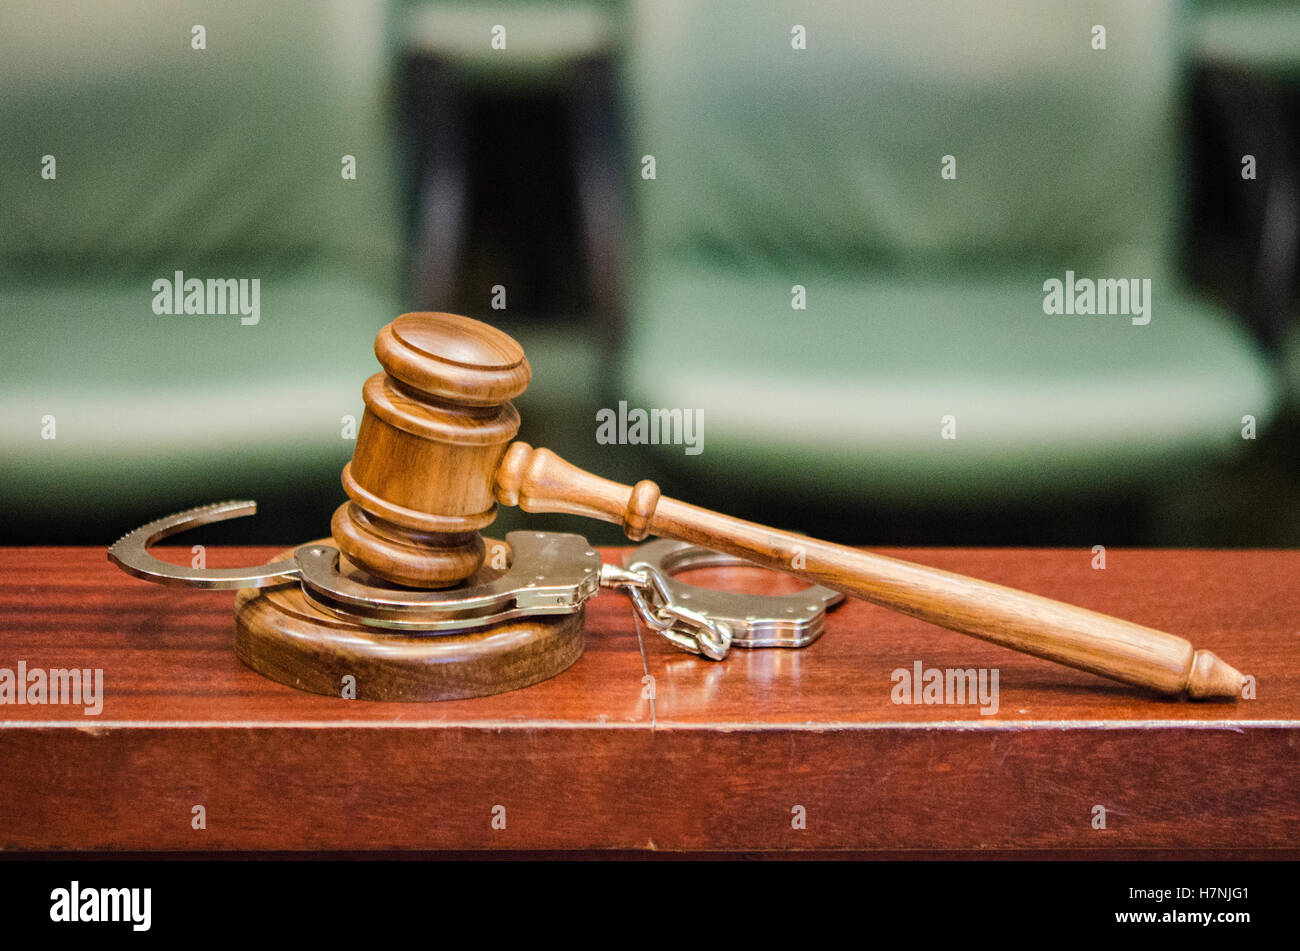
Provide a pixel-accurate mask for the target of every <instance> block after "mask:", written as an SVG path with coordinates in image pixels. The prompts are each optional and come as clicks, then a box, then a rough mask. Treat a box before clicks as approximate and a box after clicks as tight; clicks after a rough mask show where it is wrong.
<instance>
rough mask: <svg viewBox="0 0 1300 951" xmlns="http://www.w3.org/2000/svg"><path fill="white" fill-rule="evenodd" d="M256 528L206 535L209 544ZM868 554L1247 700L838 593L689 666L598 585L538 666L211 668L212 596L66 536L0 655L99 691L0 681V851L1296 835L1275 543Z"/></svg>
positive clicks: (1239, 840)
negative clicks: (580, 626)
mask: <svg viewBox="0 0 1300 951" xmlns="http://www.w3.org/2000/svg"><path fill="white" fill-rule="evenodd" d="M161 551H162V553H163V554H164V555H165V556H166V552H167V551H168V550H167V549H162V550H161ZM173 552H174V554H173V555H171V556H170V557H173V558H174V559H175V560H182V559H184V560H188V558H189V552H188V549H185V550H183V551H177V550H173ZM273 553H274V550H273V549H268V548H260V549H234V548H232V549H217V548H213V549H209V551H208V564H209V565H210V566H212V567H232V566H236V565H241V564H253V563H258V562H262V561H265V560H266V559H267V558H268V557H269V556H270V555H271V554H273ZM604 554H605V557H606V560H614V559H615V558H616V553H613V552H605V553H604ZM889 554H890V555H894V556H898V557H901V558H906V559H909V560H916V561H921V562H924V563H926V564H931V565H934V566H935V567H937V568H940V569H946V570H952V571H959V572H963V573H970V574H974V575H978V576H980V577H984V578H988V579H989V580H991V581H993V582H996V583H999V584H1005V585H1011V586H1014V587H1017V588H1023V589H1025V590H1028V591H1032V592H1035V593H1037V594H1041V595H1044V596H1047V597H1052V598H1057V599H1062V600H1066V601H1070V602H1073V603H1078V604H1080V605H1083V606H1085V607H1087V608H1090V609H1093V610H1097V611H1102V612H1105V613H1108V614H1119V615H1123V616H1125V617H1129V618H1132V619H1133V620H1134V621H1135V622H1137V623H1140V624H1145V625H1150V626H1152V627H1157V628H1167V629H1173V630H1179V631H1183V632H1185V633H1187V634H1188V635H1189V636H1191V637H1193V638H1194V639H1195V640H1196V641H1197V642H1198V643H1203V644H1204V645H1206V646H1207V647H1209V648H1212V649H1214V650H1215V651H1220V652H1222V653H1224V654H1225V655H1228V656H1232V657H1233V658H1235V659H1238V660H1239V662H1240V663H1241V664H1242V666H1243V669H1244V670H1245V672H1246V673H1247V674H1250V675H1252V676H1253V677H1254V678H1255V680H1256V683H1257V687H1256V689H1257V699H1251V700H1243V701H1240V702H1237V703H1235V704H1234V703H1218V702H1199V703H1192V702H1187V701H1178V700H1172V699H1168V698H1164V697H1161V696H1158V695H1155V694H1150V693H1146V692H1143V691H1140V690H1136V689H1134V688H1131V687H1125V686H1121V685H1118V684H1115V683H1112V682H1109V681H1106V680H1101V679H1099V678H1096V677H1093V676H1091V675H1089V674H1086V673H1082V672H1079V671H1074V670H1071V669H1068V668H1065V667H1061V666H1058V665H1053V664H1049V663H1045V662H1043V661H1040V660H1037V659H1035V658H1032V657H1030V656H1027V655H1025V654H1021V653H1016V652H1012V651H1008V650H1005V649H1002V648H999V647H997V646H995V645H992V644H988V643H985V642H982V641H978V640H973V639H971V638H966V637H962V636H959V635H957V634H954V633H951V632H949V631H946V630H943V629H941V628H937V627H935V626H933V625H930V624H926V623H923V622H921V621H918V620H916V619H913V618H909V617H907V616H904V615H902V614H899V613H897V612H893V611H887V610H883V609H881V608H878V607H875V606H873V605H870V604H866V603H864V602H860V601H850V602H846V603H845V604H844V605H843V606H841V607H839V608H837V609H836V610H835V611H834V612H832V614H831V616H830V617H829V619H828V626H827V631H826V634H825V635H824V636H823V637H822V638H821V639H820V640H818V641H817V642H816V643H815V644H813V645H811V646H810V647H808V648H805V649H803V650H799V651H788V650H785V651H782V650H767V651H752V652H743V651H738V652H736V653H735V655H734V656H733V657H731V658H729V659H728V660H727V661H725V662H722V663H714V662H711V661H707V660H702V659H700V658H696V657H691V656H688V655H685V654H682V653H679V652H678V651H676V650H674V649H673V648H671V646H669V645H668V644H666V643H665V642H663V641H662V640H661V639H660V638H659V637H657V636H655V635H653V634H650V633H647V632H645V631H644V630H641V629H638V626H637V624H636V622H635V620H634V618H633V615H632V612H631V610H630V608H629V606H628V603H627V601H626V599H624V598H623V597H621V596H619V595H616V594H613V593H602V594H601V595H600V596H599V597H598V598H596V599H595V600H594V601H593V602H592V603H591V605H590V606H589V609H588V611H587V619H586V622H587V630H586V641H587V645H586V650H585V652H584V654H583V655H582V657H581V658H579V660H578V661H577V662H576V663H575V664H574V665H573V666H572V667H571V668H569V669H568V670H567V671H566V672H564V673H562V674H560V675H559V676H557V677H555V678H554V679H551V680H548V681H545V682H544V683H541V684H538V685H536V686H533V687H529V688H527V689H524V690H518V691H513V692H510V693H505V694H501V695H498V696H494V697H486V698H481V699H474V700H454V701H447V702H442V703H427V704H410V703H368V702H364V701H347V700H341V699H334V698H330V697H324V696H316V695H313V694H309V693H304V692H301V691H297V690H294V689H292V688H289V687H286V686H284V685H282V684H278V683H275V682H273V681H271V680H268V679H266V678H263V677H261V676H259V675H258V674H257V673H255V672H253V671H251V670H249V669H248V668H247V667H245V666H244V665H243V664H241V663H240V662H239V661H238V660H237V659H236V657H235V656H234V653H233V651H232V649H231V647H232V642H233V638H234V620H233V614H232V608H233V602H234V596H233V595H232V594H231V593H229V592H224V593H223V592H210V591H194V590H188V589H181V588H162V587H159V586H156V585H150V584H147V583H145V582H142V581H138V580H136V579H133V578H130V577H128V576H126V575H124V574H123V573H122V572H121V571H119V570H118V569H117V568H115V567H114V566H113V565H111V564H110V563H108V562H107V561H106V560H105V558H104V552H103V550H102V549H97V548H96V549H13V548H11V549H0V631H3V634H2V635H0V668H8V669H11V670H12V669H15V668H16V665H17V664H18V662H20V661H23V662H25V663H26V665H27V666H28V667H29V668H38V667H39V668H56V667H62V668H66V667H73V666H76V667H90V668H95V667H98V668H102V669H103V671H104V678H105V694H106V696H105V700H104V707H103V711H102V713H101V715H99V716H97V717H88V716H83V715H82V711H81V709H80V708H79V707H67V706H11V705H4V706H0V763H3V764H4V765H3V768H2V769H0V848H4V849H27V850H39V849H168V850H182V851H187V850H188V851H195V850H207V849H352V850H356V849H494V850H512V849H513V850H518V849H621V850H646V849H660V850H736V851H745V850H768V849H777V850H780V849H806V850H856V851H864V850H865V851H878V850H890V851H892V850H910V851H911V852H914V853H915V852H921V853H926V852H934V853H935V854H941V853H942V854H951V853H953V852H955V851H978V852H983V853H997V852H1000V851H1002V850H1006V851H1008V852H1010V851H1015V850H1020V851H1022V852H1023V851H1024V850H1031V851H1035V852H1039V851H1044V850H1046V851H1049V852H1053V851H1054V850H1073V851H1077V850H1093V851H1095V852H1096V854H1098V855H1106V854H1111V853H1112V852H1114V853H1116V854H1119V853H1125V854H1131V853H1132V852H1133V850H1146V849H1163V850H1168V849H1174V850H1178V849H1194V850H1233V851H1234V852H1235V853H1236V854H1240V853H1241V852H1242V850H1250V851H1252V852H1260V851H1261V850H1271V849H1295V848H1297V847H1300V757H1298V756H1297V755H1296V754H1297V750H1300V626H1298V621H1300V586H1297V585H1296V583H1295V580H1296V578H1297V577H1300V553H1296V552H1251V551H1239V552H1201V551H1159V552H1148V551H1124V550H1117V549H1112V550H1110V551H1109V552H1108V553H1107V568H1106V569H1105V570H1104V571H1094V570H1092V568H1091V561H1092V554H1091V552H1089V551H1086V550H1077V551H1071V550H1053V551H1023V550H1021V551H988V550H959V551H957V550H938V549H932V550H911V551H891V552H890V553H889ZM690 580H692V581H696V582H697V583H699V582H700V581H702V580H708V581H709V582H710V583H712V584H715V585H718V586H723V583H724V582H725V586H727V587H733V586H740V587H745V586H753V587H754V588H755V590H760V591H782V592H784V591H789V590H791V589H792V587H794V586H796V585H797V583H796V582H794V581H793V580H792V579H790V578H788V577H784V576H775V575H771V574H767V573H759V572H757V571H755V570H753V569H709V570H708V571H705V572H699V573H697V574H695V575H694V576H692V578H691V579H690ZM917 662H920V663H921V664H922V665H923V667H925V668H938V669H943V668H976V669H978V668H992V669H997V670H998V671H999V707H998V711H997V713H996V714H993V715H984V714H981V712H980V709H979V707H978V706H976V705H971V704H967V705H954V704H946V705H940V704H924V703H922V704H915V703H912V704H903V703H895V702H894V699H893V697H894V694H895V687H896V683H895V680H894V673H895V672H896V671H899V670H909V669H912V668H913V665H914V664H916V663H917ZM647 678H653V679H652V680H647ZM651 685H653V697H651V690H650V689H649V688H650V687H651ZM195 805H202V806H204V809H205V813H206V829H203V830H197V829H195V828H193V824H192V810H193V807H194V806H195ZM498 806H500V807H503V809H504V818H505V827H504V828H500V827H494V822H493V820H494V816H497V815H500V813H499V812H495V811H494V810H496V807H498ZM796 806H802V807H803V810H804V815H805V819H806V828H795V827H794V823H793V819H792V816H794V815H795V813H794V812H793V811H792V810H794V808H795V807H796ZM1097 806H1102V807H1103V808H1104V809H1105V810H1106V813H1105V815H1106V824H1105V827H1104V828H1097V827H1095V825H1096V815H1097V814H1096V812H1095V809H1096V807H1097ZM496 825H497V826H499V825H500V823H497V824H496Z"/></svg>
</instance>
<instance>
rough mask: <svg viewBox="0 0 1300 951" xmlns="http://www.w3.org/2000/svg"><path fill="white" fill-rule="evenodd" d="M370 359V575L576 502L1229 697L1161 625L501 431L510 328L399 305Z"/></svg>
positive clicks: (636, 535) (353, 471) (403, 579)
mask: <svg viewBox="0 0 1300 951" xmlns="http://www.w3.org/2000/svg"><path fill="white" fill-rule="evenodd" d="M375 355H376V356H377V357H378V358H379V363H380V365H381V366H382V367H383V372H381V373H377V374H375V375H374V376H372V377H371V378H370V379H369V380H367V381H366V384H365V387H364V389H363V399H364V402H365V413H364V415H363V416H362V420H361V425H360V427H359V429H358V432H357V442H356V448H355V450H354V452H353V456H352V461H351V462H350V463H349V464H348V465H347V466H346V467H345V468H344V470H343V487H344V490H345V491H346V492H347V495H348V498H349V501H347V502H345V503H344V504H343V505H342V506H340V508H339V509H338V510H337V511H336V512H335V513H334V517H333V520H332V522H331V533H332V535H333V537H334V541H335V543H336V544H337V545H338V547H339V550H340V551H342V552H343V553H344V554H345V555H346V556H347V557H348V558H349V559H350V560H351V561H352V562H353V563H354V564H356V565H357V566H358V567H360V568H362V569H363V570H364V571H366V572H368V573H370V574H371V575H374V576H376V577H378V578H380V579H383V580H386V581H388V582H392V583H394V584H398V585H405V586H409V587H416V588H444V587H449V586H451V585H454V584H456V583H457V582H460V581H462V580H464V579H465V578H468V577H469V576H470V575H471V574H473V573H474V572H475V571H476V570H477V569H478V568H479V567H480V565H481V564H482V561H483V557H484V550H485V549H484V543H483V540H482V537H481V536H480V535H479V530H480V529H482V528H484V527H485V526H487V525H488V524H489V523H490V522H491V521H492V520H493V518H494V517H495V515H496V505H497V503H500V504H502V505H517V506H519V507H520V508H521V509H523V510H524V511H525V512H558V513H568V514H574V515H583V516H588V517H591V518H597V519H601V520H604V521H607V522H613V523H614V524H616V525H621V526H622V527H623V529H624V531H625V532H626V534H627V536H628V537H629V538H631V539H632V540H634V541H640V540H641V539H643V538H645V537H646V536H647V535H658V536H661V537H664V538H672V539H677V540H679V541H685V542H690V543H692V544H696V545H700V546H703V547H705V548H710V549H713V550H715V551H720V552H724V553H726V554H729V555H734V556H737V557H740V558H743V559H746V560H748V561H750V562H752V563H754V564H756V565H759V566H761V567H765V568H771V569H775V570H777V571H782V572H786V573H789V574H792V575H795V576H797V577H800V578H803V579H806V580H808V581H810V582H814V583H816V584H821V585H825V586H826V587H829V588H833V589H835V590H837V591H842V592H844V593H845V594H847V595H850V596H853V597H857V598H862V599H863V600H866V601H869V602H871V603H873V604H877V605H881V606H882V607H886V608H889V609H891V610H894V611H899V612H901V613H903V614H906V615H910V616H911V617H915V618H919V619H921V620H923V621H928V622H930V623H932V624H937V625H939V626H941V627H945V628H949V629H951V630H954V631H960V632H961V633H963V634H969V635H971V636H973V637H978V638H981V639H982V640H986V641H991V642H993V643H995V644H1001V645H1003V646H1004V647H1009V648H1012V649H1013V650H1018V651H1022V652H1024V653H1028V654H1032V655H1034V656H1037V657H1042V658H1046V659H1047V660H1052V661H1056V662H1057V663H1060V664H1064V665H1067V666H1069V667H1074V668H1077V669H1079V670H1085V671H1089V672H1091V673H1094V674H1098V675H1100V676H1102V677H1108V678H1111V679H1113V680H1118V681H1122V682H1125V683H1130V684H1135V685H1138V686H1142V687H1147V688H1150V689H1153V690H1155V691H1158V692H1160V693H1163V694H1168V695H1181V694H1186V695H1187V696H1190V697H1193V698H1209V697H1223V698H1229V697H1231V698H1236V697H1237V696H1239V694H1240V692H1241V689H1242V686H1243V678H1242V675H1241V674H1240V673H1239V672H1238V671H1237V670H1235V669H1234V668H1232V667H1231V666H1229V665H1228V664H1226V663H1224V662H1223V661H1222V660H1220V659H1219V658H1218V657H1216V656H1215V655H1214V654H1213V653H1211V652H1210V651H1208V650H1197V649H1195V648H1194V647H1193V646H1192V645H1191V644H1190V643H1189V642H1188V641H1186V640H1184V639H1183V638H1181V637H1177V636H1175V635H1173V634H1167V633H1165V632H1163V631H1157V630H1154V629H1153V628H1149V627H1143V626H1142V625H1139V624H1133V623H1131V622H1128V621H1123V620H1120V619H1119V618H1114V617H1110V616H1107V615H1104V614H1099V613H1097V612H1094V611H1089V610H1087V609H1085V608H1080V607H1076V606H1073V605H1068V604H1064V603H1062V602H1059V601H1053V600H1051V599H1049V598H1044V597H1040V596H1038V595H1034V594H1029V593H1027V592H1024V591H1018V590H1016V589H1014V588H1007V587H1003V586H1001V585H996V584H991V583H989V582H985V581H979V580H976V579H974V578H969V577H965V576H963V575H959V574H956V573H953V572H948V571H940V570H938V569H935V568H928V567H924V566H922V565H917V564H913V563H910V562H907V561H902V560H899V559H896V558H889V557H886V556H883V555H876V554H870V553H868V552H864V551H861V550H858V549H855V548H849V547H846V546H843V545H836V544H832V543H830V542H824V541H818V540H816V539H811V538H808V537H805V536H803V535H799V534H795V533H792V532H786V531H780V530H777V529H774V528H769V527H767V526H764V525H759V524H757V523H754V522H748V521H744V520H742V519H738V518H732V517H730V516H727V515H722V514H719V513H717V512H712V511H709V510H708V509H703V508H699V507H697V506H693V505H688V504H686V503H684V502H679V501H677V500H675V499H670V498H665V497H663V496H661V495H660V492H659V486H657V485H656V484H655V483H654V482H651V481H649V480H643V481H641V482H638V483H637V484H636V485H634V486H630V487H629V486H626V485H621V484H619V483H616V482H612V481H609V480H607V479H603V478H600V477H599V476H595V475H592V474H591V473H589V472H586V471H584V470H582V469H579V468H577V467H576V466H573V465H571V464H569V463H567V462H565V461H564V460H563V459H561V458H560V457H559V456H557V455H556V454H555V453H553V452H551V451H549V450H547V449H534V448H533V447H532V446H530V445H528V444H527V443H523V442H512V440H513V439H514V437H515V435H516V434H517V433H518V431H519V423H520V419H519V414H518V412H517V411H516V410H515V408H514V406H513V404H511V402H510V400H512V399H514V398H515V397H516V396H518V395H519V394H521V393H522V392H523V391H524V390H525V389H526V388H527V387H528V383H529V381H530V379H531V369H530V367H529V364H528V360H527V359H526V357H525V356H524V352H523V349H522V348H521V347H520V346H519V344H518V342H516V341H515V340H514V338H512V337H510V336H509V335H507V334H505V333H503V332H502V331H500V330H498V329H496V328H495V327H492V326H490V325H488V324H485V323H482V322H480V321H477V320H473V319H471V318H468V317H461V316H457V315H455V314H443V313H412V314H404V315H402V316H401V317H399V318H397V319H396V320H394V321H393V322H392V323H390V324H388V325H387V326H385V327H384V328H383V329H382V330H381V331H380V332H379V335H378V337H377V338H376V340H375Z"/></svg>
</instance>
